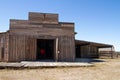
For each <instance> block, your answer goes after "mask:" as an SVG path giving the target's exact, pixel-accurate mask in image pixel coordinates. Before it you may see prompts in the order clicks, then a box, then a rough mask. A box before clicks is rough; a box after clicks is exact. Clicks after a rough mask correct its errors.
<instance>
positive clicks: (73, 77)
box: [0, 59, 120, 80]
mask: <svg viewBox="0 0 120 80" xmlns="http://www.w3.org/2000/svg"><path fill="white" fill-rule="evenodd" d="M105 61H106V62H98V63H95V65H96V66H95V67H80V68H48V69H47V68H45V69H22V70H10V69H3V70H0V80H120V59H105Z"/></svg>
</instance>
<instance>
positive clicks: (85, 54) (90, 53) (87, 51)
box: [80, 45, 99, 58]
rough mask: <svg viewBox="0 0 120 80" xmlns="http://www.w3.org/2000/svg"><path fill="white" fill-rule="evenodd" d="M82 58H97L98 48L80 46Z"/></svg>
mask: <svg viewBox="0 0 120 80" xmlns="http://www.w3.org/2000/svg"><path fill="white" fill-rule="evenodd" d="M80 51H81V57H82V58H89V57H90V58H95V57H96V58H97V57H98V56H99V53H98V48H97V47H95V46H92V45H85V46H80Z"/></svg>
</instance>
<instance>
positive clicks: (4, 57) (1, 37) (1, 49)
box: [0, 33, 9, 61]
mask: <svg viewBox="0 0 120 80" xmlns="http://www.w3.org/2000/svg"><path fill="white" fill-rule="evenodd" d="M8 57H9V34H8V33H2V34H0V61H8V59H9V58H8Z"/></svg>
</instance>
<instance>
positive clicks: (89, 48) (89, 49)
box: [88, 45, 91, 57]
mask: <svg viewBox="0 0 120 80" xmlns="http://www.w3.org/2000/svg"><path fill="white" fill-rule="evenodd" d="M90 51H91V46H90V45H89V46H88V56H89V57H91V56H90V55H91V53H90Z"/></svg>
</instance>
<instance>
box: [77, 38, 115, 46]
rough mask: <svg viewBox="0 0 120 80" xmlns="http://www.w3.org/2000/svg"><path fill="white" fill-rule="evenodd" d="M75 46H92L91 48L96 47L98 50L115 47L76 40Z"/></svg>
mask: <svg viewBox="0 0 120 80" xmlns="http://www.w3.org/2000/svg"><path fill="white" fill-rule="evenodd" d="M75 44H76V45H77V44H78V45H81V46H85V45H91V46H95V47H98V48H109V47H113V45H110V44H104V43H97V42H91V41H84V40H75Z"/></svg>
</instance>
